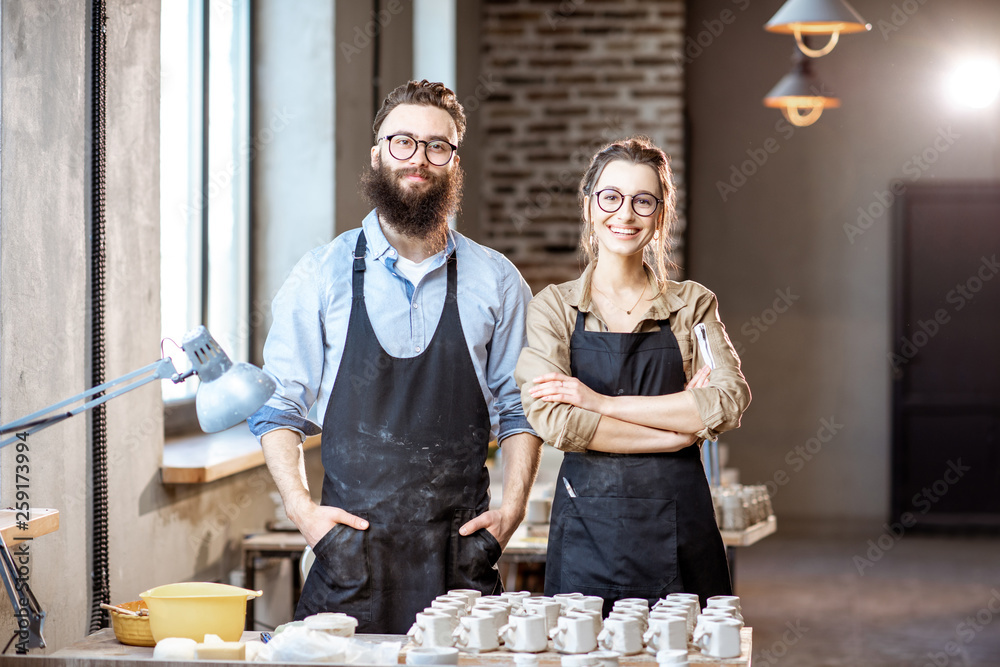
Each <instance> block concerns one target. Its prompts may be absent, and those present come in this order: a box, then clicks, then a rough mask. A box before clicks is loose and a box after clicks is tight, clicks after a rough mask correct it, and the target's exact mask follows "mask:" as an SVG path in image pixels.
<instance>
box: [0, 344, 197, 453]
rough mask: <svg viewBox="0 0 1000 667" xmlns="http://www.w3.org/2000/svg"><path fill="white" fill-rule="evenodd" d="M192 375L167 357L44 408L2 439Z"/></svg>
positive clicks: (2, 428) (14, 425) (10, 427)
mask: <svg viewBox="0 0 1000 667" xmlns="http://www.w3.org/2000/svg"><path fill="white" fill-rule="evenodd" d="M191 375H192V373H185V374H183V375H179V374H178V373H177V369H175V368H174V363H173V361H171V360H170V358H169V357H167V358H166V359H160V360H158V361H155V362H153V363H151V364H149V365H148V366H144V367H142V368H140V369H138V370H135V371H132V372H131V373H127V374H125V375H123V376H121V377H120V378H117V379H114V380H111V381H110V382H105V383H104V384H101V385H98V386H96V387H92V388H91V389H88V390H86V391H84V392H82V393H80V394H77V395H76V396H74V397H72V398H67V399H66V400H65V401H61V402H59V403H56V404H55V405H50V406H49V407H47V408H43V409H41V410H39V411H38V412H35V413H32V414H30V415H28V416H27V417H22V418H21V419H18V420H17V421H13V422H11V423H9V424H6V425H4V426H0V435H3V434H6V433H11V432H14V431H18V432H19V433H20V434H21V435H30V434H32V433H35V432H36V431H41V430H42V429H43V428H47V427H49V426H52V425H53V424H58V423H59V422H61V421H63V420H64V419H69V418H70V417H72V416H74V415H78V414H80V413H81V412H86V411H87V410H90V409H91V408H94V407H97V406H98V405H101V404H102V403H106V402H107V401H110V400H111V399H112V398H115V397H117V396H121V395H122V394H126V393H128V392H130V391H132V390H133V389H138V388H139V387H141V386H143V385H145V384H149V383H150V382H152V381H154V380H165V379H167V378H170V379H171V380H173V381H174V382H175V383H176V382H182V381H183V380H185V379H187V378H188V377H190V376H191ZM135 378H138V379H135ZM129 380H135V381H134V382H131V383H129V384H126V385H125V386H122V387H118V385H120V384H122V383H123V382H128V381H129ZM112 387H118V388H117V389H115V390H114V391H111V392H109V393H107V394H104V395H102V396H97V398H94V399H92V400H89V401H87V399H88V398H91V397H92V396H95V395H97V394H100V393H101V392H103V391H106V390H108V389H110V388H112ZM79 401H87V402H85V403H83V404H82V405H78V406H77V407H75V408H71V409H69V410H66V411H62V410H63V408H65V407H66V406H68V405H72V404H73V403H77V402H79ZM18 440H19V438H18V437H17V436H16V435H15V436H12V437H10V438H7V439H6V440H3V441H2V442H0V448H3V447H6V446H7V445H9V444H11V443H13V442H17V441H18Z"/></svg>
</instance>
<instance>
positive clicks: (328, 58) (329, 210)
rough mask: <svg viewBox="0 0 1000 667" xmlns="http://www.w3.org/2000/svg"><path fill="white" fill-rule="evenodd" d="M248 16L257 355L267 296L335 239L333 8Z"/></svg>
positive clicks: (276, 2) (276, 1)
mask: <svg viewBox="0 0 1000 667" xmlns="http://www.w3.org/2000/svg"><path fill="white" fill-rule="evenodd" d="M255 11H256V14H255V16H254V25H255V33H256V34H255V35H254V44H255V46H256V52H255V54H254V70H253V77H254V89H255V91H254V95H255V106H254V118H255V122H254V128H253V135H254V137H255V140H256V141H255V143H256V145H257V146H258V148H259V150H258V152H257V153H256V154H255V158H254V161H253V163H252V167H251V168H252V169H253V176H254V182H255V184H256V186H257V187H256V188H255V189H254V191H253V193H252V197H253V210H254V228H255V230H256V238H255V255H254V266H255V268H256V272H255V274H254V276H253V280H254V284H255V292H256V298H255V300H254V304H253V312H252V313H251V322H252V324H253V326H254V333H255V341H254V345H253V346H252V349H253V350H254V351H255V352H254V354H256V355H257V358H256V359H255V361H254V363H260V362H261V359H260V356H259V351H260V350H261V349H262V348H263V344H264V337H265V336H266V334H267V331H268V329H269V328H270V322H271V319H270V318H271V307H270V306H271V299H272V298H273V297H274V294H275V293H276V292H277V291H278V289H279V288H280V287H281V285H282V283H283V282H284V280H285V278H286V277H287V275H288V272H289V271H290V270H291V268H292V267H293V266H294V265H295V263H296V262H297V261H298V260H299V259H300V258H301V257H302V256H303V255H304V254H306V253H307V252H309V251H310V250H312V249H313V248H315V247H316V246H319V245H322V244H324V243H327V242H329V241H330V239H332V238H333V237H334V201H335V198H334V196H333V183H334V162H333V157H334V141H333V131H334V103H333V97H334V96H333V89H334V58H335V57H336V55H335V53H334V44H333V30H334V8H333V3H332V2H330V1H329V0H306V1H304V2H298V3H296V5H295V11H288V3H287V2H281V1H280V0H265V1H263V2H258V3H257V4H256V9H255Z"/></svg>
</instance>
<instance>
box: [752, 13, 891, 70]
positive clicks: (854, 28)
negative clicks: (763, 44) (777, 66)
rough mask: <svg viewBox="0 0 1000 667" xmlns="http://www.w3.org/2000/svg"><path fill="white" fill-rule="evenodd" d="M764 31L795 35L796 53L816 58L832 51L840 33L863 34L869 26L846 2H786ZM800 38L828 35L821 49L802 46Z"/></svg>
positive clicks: (765, 26)
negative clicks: (797, 46)
mask: <svg viewBox="0 0 1000 667" xmlns="http://www.w3.org/2000/svg"><path fill="white" fill-rule="evenodd" d="M764 29H765V30H767V31H769V32H777V33H783V34H786V35H787V34H793V35H795V42H796V43H797V44H798V45H799V50H801V51H802V53H804V54H806V55H807V56H809V57H811V58H818V57H820V56H823V55H826V54H827V53H829V52H830V51H832V50H833V47H835V46H836V45H837V41H838V40H839V39H840V35H841V34H846V33H851V32H865V31H867V30H871V29H872V26H871V24H870V23H866V22H865V20H864V19H863V18H861V15H860V14H858V13H857V12H856V11H855V10H854V8H853V7H851V5H849V4H848V3H847V2H846V0H787V2H785V4H784V5H782V6H781V9H779V10H778V11H777V12H776V13H775V15H774V16H772V17H771V20H770V21H768V22H767V23H766V24H764ZM804 35H829V36H830V40H829V41H828V42H827V44H826V46H824V47H823V48H821V49H812V48H809V47H808V46H806V44H805V41H804V40H803V36H804Z"/></svg>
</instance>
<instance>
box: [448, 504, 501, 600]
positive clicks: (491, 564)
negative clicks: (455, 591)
mask: <svg viewBox="0 0 1000 667" xmlns="http://www.w3.org/2000/svg"><path fill="white" fill-rule="evenodd" d="M476 516H478V513H477V512H476V511H475V510H465V509H460V510H455V516H454V518H453V520H452V525H451V535H450V538H449V541H450V542H451V544H450V545H449V547H450V548H449V554H450V556H451V558H450V561H451V562H450V563H449V568H448V569H449V572H448V575H447V578H448V588H449V589H452V588H473V589H476V590H478V591H482V592H483V595H493V594H495V593H498V592H499V590H500V571H499V570H498V569H497V566H496V564H497V561H498V560H500V555H501V553H503V549H501V548H500V543H499V542H497V539H496V538H495V537H493V534H492V533H490V531H488V530H486V529H485V528H480V529H479V530H477V531H476V532H474V533H473V534H472V535H460V534H459V533H458V530H459V528H461V527H462V526H463V525H465V524H466V523H468V522H469V521H472V519H474V518H475V517H476Z"/></svg>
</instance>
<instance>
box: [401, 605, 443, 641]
mask: <svg viewBox="0 0 1000 667" xmlns="http://www.w3.org/2000/svg"><path fill="white" fill-rule="evenodd" d="M453 629H454V625H453V624H452V617H451V616H449V615H448V614H446V613H444V612H443V611H438V610H434V609H430V610H427V609H425V610H424V611H422V612H418V613H417V620H416V623H414V624H413V626H412V627H411V628H410V631H409V632H407V633H406V634H407V635H408V636H409V637H410V639H411V640H412V641H413V643H414V644H416V645H417V646H426V647H429V646H448V647H450V646H451V645H452V643H451V642H452V639H451V633H452V630H453Z"/></svg>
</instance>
